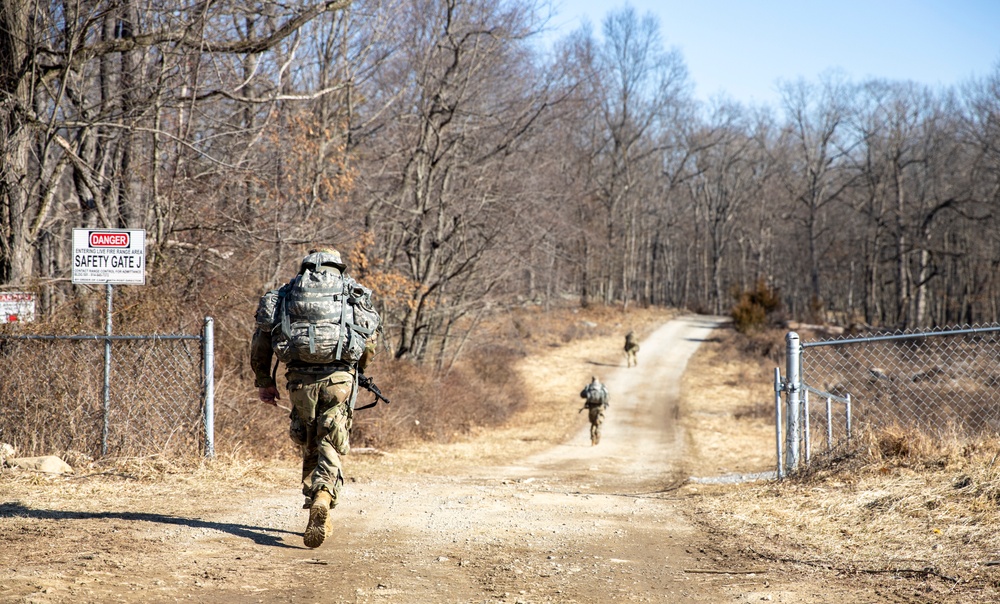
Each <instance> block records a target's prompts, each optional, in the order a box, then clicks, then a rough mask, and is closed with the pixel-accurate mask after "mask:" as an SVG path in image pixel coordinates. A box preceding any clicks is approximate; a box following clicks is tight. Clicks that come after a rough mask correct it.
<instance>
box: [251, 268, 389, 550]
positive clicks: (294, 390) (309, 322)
mask: <svg viewBox="0 0 1000 604" xmlns="http://www.w3.org/2000/svg"><path fill="white" fill-rule="evenodd" d="M345 268H346V265H345V264H344V262H343V260H342V259H341V257H340V252H338V251H337V250H335V249H332V248H323V249H317V250H310V251H309V254H308V255H307V256H306V257H305V258H303V259H302V263H301V264H300V266H299V272H298V274H297V275H295V277H293V278H292V280H291V281H289V282H288V283H286V284H285V285H283V286H281V287H280V288H278V289H276V290H271V291H269V292H267V293H266V294H264V295H263V296H262V297H261V299H260V302H259V304H258V306H257V314H256V317H255V318H256V322H257V328H256V330H255V331H254V333H253V338H252V339H251V344H250V366H251V368H252V369H253V372H254V377H255V379H254V385H255V386H256V387H257V390H258V396H259V398H260V400H261V401H262V402H264V403H268V404H271V405H275V406H277V404H278V403H277V399H278V398H279V395H278V389H277V386H276V384H275V375H276V373H277V369H278V362H275V364H274V369H273V370H272V369H271V357H272V355H273V356H274V357H276V358H277V361H280V362H281V363H284V364H285V379H286V384H287V387H288V393H289V398H290V399H291V403H292V409H291V413H290V414H289V418H290V420H291V422H290V426H289V435H290V436H291V438H292V440H293V441H294V442H295V444H296V445H298V446H299V447H300V448H301V450H302V493H303V494H304V495H305V497H306V504H305V506H303V507H304V508H308V509H309V522H308V524H307V525H306V530H305V532H304V534H303V535H302V539H303V542H304V543H305V545H306V546H307V547H319V546H320V545H321V544H322V543H323V540H324V539H326V537H327V535H329V534H330V532H331V530H332V525H331V523H330V509H331V508H333V507H334V506H336V505H337V500H338V496H339V494H340V488H341V486H342V485H343V484H344V472H343V466H342V464H341V460H340V456H341V455H347V454H348V452H349V451H350V442H349V437H350V430H351V423H352V421H353V418H354V403H355V400H356V399H357V394H358V380H359V379H360V378H363V377H364V376H363V375H361V374H363V373H364V370H365V367H366V366H367V365H368V362H369V360H370V359H371V357H372V356H374V354H375V345H376V341H377V337H378V336H377V333H378V331H379V328H380V326H381V317H380V316H379V314H378V312H376V311H375V308H374V307H373V306H372V300H371V294H372V292H371V290H370V289H368V288H366V287H364V286H362V285H361V284H359V283H358V282H357V281H355V280H354V279H353V278H351V277H350V276H348V275H347V273H346V272H344V269H345Z"/></svg>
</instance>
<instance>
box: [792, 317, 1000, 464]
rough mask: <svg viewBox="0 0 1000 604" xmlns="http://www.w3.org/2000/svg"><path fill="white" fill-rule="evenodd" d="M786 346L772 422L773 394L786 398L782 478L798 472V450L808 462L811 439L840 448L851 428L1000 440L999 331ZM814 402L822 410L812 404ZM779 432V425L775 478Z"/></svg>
mask: <svg viewBox="0 0 1000 604" xmlns="http://www.w3.org/2000/svg"><path fill="white" fill-rule="evenodd" d="M786 340H787V343H788V348H787V356H788V364H787V367H786V371H787V376H786V378H785V379H784V380H781V379H780V376H778V377H777V378H776V385H775V391H776V392H778V397H779V401H778V405H777V407H776V414H777V415H778V417H779V418H780V415H781V412H782V409H781V405H780V394H781V392H784V393H785V394H786V405H785V412H786V418H787V422H786V424H787V425H786V431H785V435H786V436H785V441H786V444H787V452H788V455H787V458H786V460H785V461H786V463H785V464H784V467H785V469H787V470H793V469H794V467H795V465H796V464H797V461H798V453H799V449H800V447H801V446H802V444H803V443H807V446H806V447H805V451H804V454H805V456H806V460H807V461H808V458H809V452H810V451H809V446H808V443H809V442H810V440H815V438H813V437H819V439H820V440H821V441H825V440H826V439H827V434H830V435H832V438H831V441H832V442H833V443H835V444H843V443H844V442H845V441H846V440H847V438H848V436H849V431H848V427H849V426H851V425H852V424H853V426H854V427H855V429H857V428H885V427H889V426H901V427H907V428H915V429H918V430H921V431H923V432H925V433H928V434H932V435H937V436H943V435H946V434H957V435H959V436H975V435H983V434H997V433H1000V326H997V325H990V326H982V327H979V326H971V327H961V328H947V329H938V330H930V331H913V332H897V333H892V334H872V335H870V336H865V337H841V338H836V339H830V340H820V341H813V342H802V343H801V344H800V343H799V342H798V335H797V334H795V333H794V332H791V333H789V335H788V338H786ZM810 395H811V396H810ZM817 400H819V401H824V402H825V403H826V407H824V405H822V404H819V405H817V404H811V403H814V402H816V401H817ZM831 402H832V403H833V404H831ZM845 402H846V404H843V403H845ZM827 408H829V409H830V415H829V416H828V415H827ZM780 426H781V421H780V419H778V428H779V433H778V442H779V446H778V456H779V460H778V465H779V472H780V471H781V467H782V460H781V456H782V453H781V445H780V442H781V435H780ZM813 432H817V434H813ZM800 435H801V438H800Z"/></svg>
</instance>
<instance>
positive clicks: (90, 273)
mask: <svg viewBox="0 0 1000 604" xmlns="http://www.w3.org/2000/svg"><path fill="white" fill-rule="evenodd" d="M73 283H112V284H114V283H119V284H124V285H144V284H145V283H146V231H144V230H118V229H73Z"/></svg>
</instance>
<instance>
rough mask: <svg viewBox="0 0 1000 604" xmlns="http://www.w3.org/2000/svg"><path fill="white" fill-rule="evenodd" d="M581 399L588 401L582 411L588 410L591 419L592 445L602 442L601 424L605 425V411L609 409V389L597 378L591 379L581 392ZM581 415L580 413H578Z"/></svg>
mask: <svg viewBox="0 0 1000 604" xmlns="http://www.w3.org/2000/svg"><path fill="white" fill-rule="evenodd" d="M580 397H581V398H583V399H586V402H585V403H584V404H583V407H582V408H581V409H580V411H583V410H584V409H586V410H587V411H588V415H589V418H590V444H591V445H596V444H597V443H599V442H601V424H603V423H604V410H605V409H607V408H608V402H609V396H608V388H607V386H605V385H604V384H602V383H601V382H600V381H599V380H598V379H597V376H596V375H595V376H592V377H591V378H590V383H589V384H587V386H586V387H585V388H584V389H583V390H581V391H580ZM577 413H579V411H578V412H577Z"/></svg>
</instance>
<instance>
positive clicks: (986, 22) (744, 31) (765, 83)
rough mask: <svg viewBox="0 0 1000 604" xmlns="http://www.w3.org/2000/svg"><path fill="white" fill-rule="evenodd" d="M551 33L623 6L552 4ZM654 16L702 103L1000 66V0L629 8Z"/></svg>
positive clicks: (608, 2)
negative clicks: (830, 82)
mask: <svg viewBox="0 0 1000 604" xmlns="http://www.w3.org/2000/svg"><path fill="white" fill-rule="evenodd" d="M553 1H554V3H555V10H556V11H557V13H556V15H555V16H554V18H553V19H552V21H551V23H550V25H551V26H553V27H555V28H556V30H555V32H554V35H556V36H558V35H561V34H565V33H568V32H570V31H572V30H574V29H576V28H578V27H579V26H580V25H581V24H582V23H583V22H584V20H585V19H586V20H589V21H590V23H591V24H592V26H593V31H594V33H595V35H598V36H599V35H600V32H601V22H602V21H603V19H604V16H605V15H606V14H607V13H608V12H609V11H610V10H613V9H616V8H620V7H622V6H624V5H625V1H624V0H621V1H619V0H553ZM628 4H629V5H630V6H632V8H634V9H635V10H636V12H637V13H638V14H639V15H640V16H642V15H644V14H646V13H647V12H652V13H653V14H655V15H656V16H657V17H658V19H659V21H660V33H661V35H662V37H663V40H664V43H665V45H666V46H667V47H675V48H677V49H679V50H680V52H681V54H682V56H683V57H684V62H685V64H686V65H687V67H688V71H689V73H690V76H691V79H692V80H693V82H694V84H695V95H696V96H697V97H698V98H699V99H702V100H707V99H708V98H710V97H712V96H714V95H717V94H719V93H723V94H726V95H727V96H729V97H730V98H732V99H734V100H737V101H742V102H745V103H766V104H770V105H776V104H777V103H778V100H779V98H780V97H779V95H778V92H777V90H776V83H777V81H778V80H779V79H783V80H796V79H798V78H800V77H801V78H805V79H806V80H808V81H818V78H819V76H820V75H821V74H822V73H824V72H826V71H828V70H831V69H839V70H841V71H842V72H843V73H845V74H846V76H847V77H848V78H849V79H850V80H852V81H855V82H859V81H862V80H865V79H868V78H869V77H873V78H885V79H889V80H913V81H915V82H919V83H922V84H927V85H930V86H953V85H958V84H960V83H962V82H964V81H966V80H968V79H970V78H972V77H982V76H985V75H987V74H989V73H992V72H993V70H994V69H995V67H996V65H997V64H998V62H1000V0H905V1H904V0H867V1H862V0H837V1H823V2H819V1H810V0H798V1H793V0H757V1H749V0H742V1H740V0H629V2H628Z"/></svg>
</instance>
